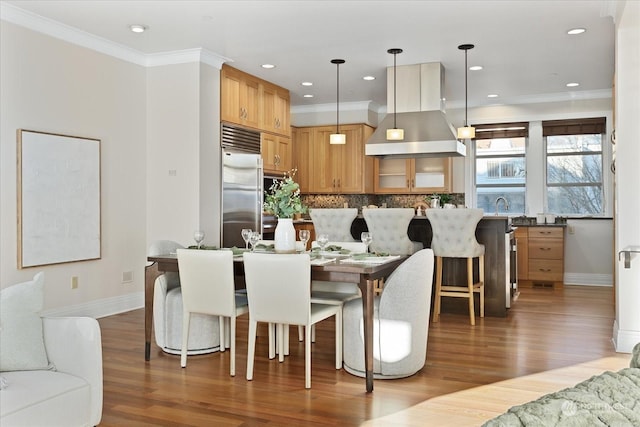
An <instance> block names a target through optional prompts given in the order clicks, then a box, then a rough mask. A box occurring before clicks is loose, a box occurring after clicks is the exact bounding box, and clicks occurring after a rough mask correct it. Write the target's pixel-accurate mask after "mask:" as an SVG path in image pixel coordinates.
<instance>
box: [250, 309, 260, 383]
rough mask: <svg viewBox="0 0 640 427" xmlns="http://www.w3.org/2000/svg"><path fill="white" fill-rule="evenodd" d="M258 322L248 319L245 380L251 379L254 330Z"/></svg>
mask: <svg viewBox="0 0 640 427" xmlns="http://www.w3.org/2000/svg"><path fill="white" fill-rule="evenodd" d="M257 329H258V322H255V321H253V320H251V319H249V342H248V345H247V380H248V381H251V380H252V379H253V358H254V356H255V353H256V330H257Z"/></svg>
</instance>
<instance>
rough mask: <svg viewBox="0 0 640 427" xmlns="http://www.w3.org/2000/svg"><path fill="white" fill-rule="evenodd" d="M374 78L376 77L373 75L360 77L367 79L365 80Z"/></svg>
mask: <svg viewBox="0 0 640 427" xmlns="http://www.w3.org/2000/svg"><path fill="white" fill-rule="evenodd" d="M375 79H376V78H375V77H373V76H364V77H363V78H362V80H367V81H369V80H375Z"/></svg>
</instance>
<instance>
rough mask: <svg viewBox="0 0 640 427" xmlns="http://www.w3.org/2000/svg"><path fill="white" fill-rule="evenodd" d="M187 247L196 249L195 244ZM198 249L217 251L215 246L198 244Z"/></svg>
mask: <svg viewBox="0 0 640 427" xmlns="http://www.w3.org/2000/svg"><path fill="white" fill-rule="evenodd" d="M187 249H198V247H197V246H196V245H191V246H189V247H187ZM199 249H200V250H206V251H217V250H218V249H219V248H218V247H217V246H205V245H200V248H199Z"/></svg>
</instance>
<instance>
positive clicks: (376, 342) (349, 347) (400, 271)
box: [343, 249, 433, 379]
mask: <svg viewBox="0 0 640 427" xmlns="http://www.w3.org/2000/svg"><path fill="white" fill-rule="evenodd" d="M432 283H433V251H432V250H431V249H422V250H420V251H418V252H416V253H415V254H413V255H411V256H410V257H409V258H408V259H407V260H406V261H405V262H403V263H402V264H400V265H399V266H398V268H396V270H395V271H394V272H393V273H391V275H390V276H389V278H388V279H387V281H386V284H385V287H384V289H383V291H382V293H381V294H380V295H379V296H376V297H375V299H374V302H373V322H374V323H373V376H374V378H379V379H393V378H403V377H408V376H410V375H413V374H415V373H416V372H418V371H419V370H420V369H422V368H423V366H424V364H425V361H426V355H427V335H428V333H429V313H430V307H431V290H432V289H431V288H432ZM343 321H344V324H343V329H344V332H343V333H344V337H343V338H344V369H345V370H346V371H347V372H349V373H351V374H353V375H357V376H360V377H364V376H365V366H364V345H363V342H364V337H363V329H364V326H363V316H362V299H361V298H357V299H354V300H351V301H349V302H347V303H345V304H344V308H343Z"/></svg>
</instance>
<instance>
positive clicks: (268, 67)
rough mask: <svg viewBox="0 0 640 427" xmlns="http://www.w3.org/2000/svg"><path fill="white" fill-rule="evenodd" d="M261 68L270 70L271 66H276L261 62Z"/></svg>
mask: <svg viewBox="0 0 640 427" xmlns="http://www.w3.org/2000/svg"><path fill="white" fill-rule="evenodd" d="M262 68H266V69H267V70H270V69H272V68H276V66H275V65H273V64H262Z"/></svg>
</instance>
